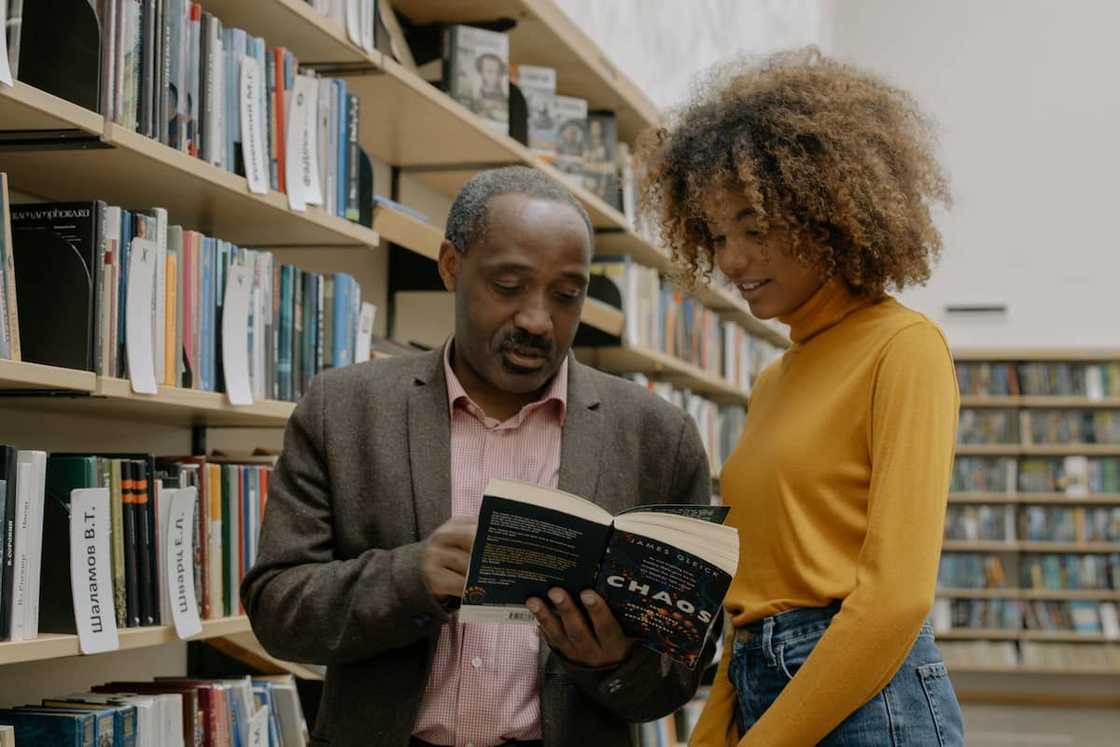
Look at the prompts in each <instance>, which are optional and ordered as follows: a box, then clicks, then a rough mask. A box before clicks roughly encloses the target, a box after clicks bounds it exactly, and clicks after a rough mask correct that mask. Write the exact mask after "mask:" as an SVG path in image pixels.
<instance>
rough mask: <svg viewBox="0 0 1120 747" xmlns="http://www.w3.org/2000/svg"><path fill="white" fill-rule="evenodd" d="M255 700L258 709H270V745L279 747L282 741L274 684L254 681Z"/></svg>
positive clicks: (270, 746)
mask: <svg viewBox="0 0 1120 747" xmlns="http://www.w3.org/2000/svg"><path fill="white" fill-rule="evenodd" d="M253 700H254V702H255V703H256V705H257V709H258V710H260V709H261V708H267V709H268V744H269V747H277V746H278V745H280V744H281V741H280V717H279V715H277V713H276V701H275V700H274V699H273V697H272V683H271V682H261V681H258V680H254V681H253Z"/></svg>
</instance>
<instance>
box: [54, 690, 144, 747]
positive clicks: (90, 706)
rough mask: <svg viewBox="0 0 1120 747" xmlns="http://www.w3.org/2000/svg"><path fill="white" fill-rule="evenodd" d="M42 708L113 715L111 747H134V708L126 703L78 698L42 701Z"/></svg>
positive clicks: (136, 712)
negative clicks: (88, 700)
mask: <svg viewBox="0 0 1120 747" xmlns="http://www.w3.org/2000/svg"><path fill="white" fill-rule="evenodd" d="M43 707H44V708H49V709H51V710H64V711H86V712H89V713H95V714H98V717H99V718H100V717H102V716H104V714H105V713H106V712H111V713H112V714H113V747H136V741H137V718H138V710H137V708H136V706H134V705H129V704H126V703H90V702H86V701H83V700H81V699H78V698H74V699H71V700H44V701H43Z"/></svg>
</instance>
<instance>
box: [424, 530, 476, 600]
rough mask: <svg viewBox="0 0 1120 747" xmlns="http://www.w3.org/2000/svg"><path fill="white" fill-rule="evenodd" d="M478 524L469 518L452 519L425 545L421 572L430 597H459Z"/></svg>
mask: <svg viewBox="0 0 1120 747" xmlns="http://www.w3.org/2000/svg"><path fill="white" fill-rule="evenodd" d="M476 527H477V522H476V521H475V520H474V519H472V518H465V517H458V518H454V519H451V520H450V521H448V522H446V523H445V524H443V525H441V526H440V527H439V528H438V529H436V530H435V531H434V532H432V536H431V537H428V539H427V540H425V541H424V550H423V552H422V553H421V561H420V570H421V572H422V574H423V577H424V584H425V585H426V586H427V587H428V591H430V592H431V593H432V596H434V597H436V598H437V599H438V598H444V597H455V598H458V597H461V596H463V586H464V585H466V583H467V569H468V567H469V564H470V559H471V546H472V545H473V544H474V533H475V529H476Z"/></svg>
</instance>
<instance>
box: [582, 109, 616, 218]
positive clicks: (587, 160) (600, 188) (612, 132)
mask: <svg viewBox="0 0 1120 747" xmlns="http://www.w3.org/2000/svg"><path fill="white" fill-rule="evenodd" d="M583 184H584V186H585V187H586V188H587V189H588V191H590V192H592V193H594V194H595V195H597V196H598V197H599V198H600V199H601V200H603V202H605V203H607V204H608V205H610V206H611V207H613V208H614V209H615V210H622V191H621V189H620V187H619V183H618V122H617V120H616V118H615V115H614V112H603V111H596V112H591V113H589V114H588V115H587V147H586V149H585V150H584V153H583Z"/></svg>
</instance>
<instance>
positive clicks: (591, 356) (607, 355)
mask: <svg viewBox="0 0 1120 747" xmlns="http://www.w3.org/2000/svg"><path fill="white" fill-rule="evenodd" d="M575 352H576V356H577V357H578V358H579V359H580V360H581V361H583V362H584V363H587V364H588V365H591V366H594V367H596V368H600V369H603V370H604V371H611V372H614V373H646V374H655V375H656V376H657V377H658V378H661V379H665V380H667V381H672V382H673V383H674V384H676V385H677V386H679V387H681V388H685V389H690V390H692V391H693V392H695V393H696V394H699V395H702V396H705V397H708V398H710V399H713V400H716V401H718V402H726V403H729V404H738V405H741V404H744V403H745V402H746V401H747V396H748V393H747V392H745V391H742V390H740V389H738V388H736V387H735V386H733V385H732V384H730V383H729V382H727V381H724V380H723V379H721V378H719V377H717V376H713V375H712V374H710V373H708V372H707V371H704V370H703V369H701V368H699V367H697V366H694V365H692V364H690V363H686V362H684V361H682V360H680V359H678V358H674V357H673V356H671V355H667V354H665V353H661V352H658V351H655V350H647V349H643V348H634V347H613V348H612V347H601V348H578V349H577V350H576V351H575Z"/></svg>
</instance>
